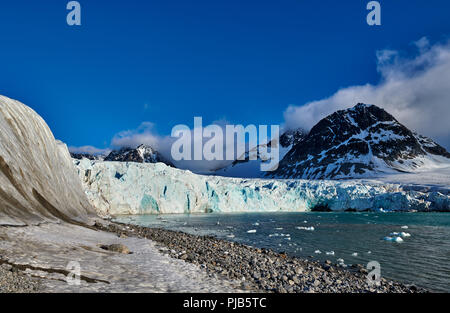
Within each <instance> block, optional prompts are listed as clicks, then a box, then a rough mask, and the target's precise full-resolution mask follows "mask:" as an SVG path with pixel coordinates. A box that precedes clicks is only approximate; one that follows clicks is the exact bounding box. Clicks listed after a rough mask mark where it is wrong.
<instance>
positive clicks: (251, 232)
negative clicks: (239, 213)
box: [247, 229, 256, 234]
mask: <svg viewBox="0 0 450 313" xmlns="http://www.w3.org/2000/svg"><path fill="white" fill-rule="evenodd" d="M247 233H248V234H254V233H256V229H250V230H247Z"/></svg>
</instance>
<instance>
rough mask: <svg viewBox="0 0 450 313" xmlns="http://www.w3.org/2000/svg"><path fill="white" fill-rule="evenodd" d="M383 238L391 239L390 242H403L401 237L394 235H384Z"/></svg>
mask: <svg viewBox="0 0 450 313" xmlns="http://www.w3.org/2000/svg"><path fill="white" fill-rule="evenodd" d="M383 240H385V241H392V242H398V243H400V242H403V239H402V237H398V236H394V237H391V236H387V237H384V238H383Z"/></svg>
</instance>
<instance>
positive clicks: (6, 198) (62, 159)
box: [0, 96, 95, 226]
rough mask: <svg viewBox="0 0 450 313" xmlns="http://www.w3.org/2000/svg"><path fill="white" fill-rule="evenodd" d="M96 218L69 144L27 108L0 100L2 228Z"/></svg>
mask: <svg viewBox="0 0 450 313" xmlns="http://www.w3.org/2000/svg"><path fill="white" fill-rule="evenodd" d="M94 215H95V211H94V209H93V208H92V206H91V205H90V203H89V202H88V199H87V197H86V195H85V193H84V191H83V189H82V186H81V183H80V180H79V178H78V176H77V174H76V172H75V170H74V168H73V164H72V159H71V157H70V154H69V150H68V149H67V146H66V145H65V144H63V143H62V142H60V141H58V140H56V139H55V138H54V137H53V134H52V132H51V131H50V128H49V127H48V126H47V124H46V123H45V121H44V120H43V119H42V118H41V117H40V116H39V115H38V114H37V113H36V112H35V111H33V110H32V109H31V108H29V107H27V106H26V105H24V104H22V103H20V102H19V101H16V100H12V99H10V98H7V97H4V96H0V225H12V226H24V225H33V224H40V223H42V222H60V221H66V222H69V223H80V222H86V221H88V220H90V217H91V216H94Z"/></svg>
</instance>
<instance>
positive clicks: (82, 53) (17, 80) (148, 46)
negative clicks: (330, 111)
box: [0, 0, 450, 148]
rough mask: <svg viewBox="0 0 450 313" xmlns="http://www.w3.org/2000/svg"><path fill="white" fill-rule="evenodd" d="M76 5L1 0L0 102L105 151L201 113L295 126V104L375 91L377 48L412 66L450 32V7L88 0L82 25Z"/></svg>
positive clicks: (431, 3) (403, 0) (352, 1)
mask: <svg viewBox="0 0 450 313" xmlns="http://www.w3.org/2000/svg"><path fill="white" fill-rule="evenodd" d="M67 2H68V1H65V0H58V1H29V0H15V1H8V2H5V1H3V2H2V4H1V5H0V40H1V49H0V68H1V75H0V94H3V95H6V96H8V97H11V98H14V99H17V100H20V101H21V102H24V103H25V104H27V105H29V106H31V107H32V108H33V109H35V110H36V111H37V112H38V113H39V114H40V115H41V116H43V118H44V119H45V120H46V121H47V123H48V124H49V126H50V128H51V129H52V131H53V133H54V134H55V137H57V138H58V139H60V140H63V141H64V142H66V143H67V144H68V145H70V146H83V145H92V146H95V147H98V148H106V147H109V146H110V144H111V140H112V138H113V137H114V136H115V135H116V134H118V133H119V132H122V131H124V130H133V129H137V128H138V127H139V125H141V124H142V123H143V122H151V123H153V124H154V127H153V129H152V132H155V133H156V134H159V135H161V136H163V135H168V134H170V131H171V129H172V127H173V126H175V125H176V124H180V123H182V124H188V125H191V126H192V124H193V117H194V116H202V117H203V120H204V123H205V124H209V123H212V122H214V121H217V120H226V121H229V122H231V123H234V124H244V125H247V124H278V123H285V120H286V116H284V115H283V112H285V111H286V109H287V108H288V107H289V106H297V107H301V106H302V105H304V104H305V103H309V102H311V101H315V100H320V99H324V98H327V97H330V96H332V95H333V94H335V93H336V92H337V91H338V90H340V89H342V88H346V87H348V86H357V85H364V84H367V83H368V84H371V85H374V86H376V85H377V84H379V83H380V80H381V79H383V76H382V74H380V70H379V66H378V70H377V62H378V65H379V59H378V61H377V56H376V51H380V50H386V49H392V50H395V51H402V52H401V53H402V56H403V57H404V58H408V57H409V54H411V55H417V51H416V50H417V47H416V46H414V45H413V44H412V43H413V42H415V41H417V40H419V39H421V38H423V37H426V38H427V40H428V43H429V45H433V44H434V43H438V42H443V41H446V40H447V39H448V37H449V35H450V21H449V13H448V12H450V2H448V1H443V0H442V1H437V0H428V1H407V0H395V1H392V0H389V1H386V0H385V1H380V3H381V6H382V26H380V27H369V26H368V25H367V24H366V15H367V13H368V12H367V10H366V5H367V3H368V2H369V1H366V0H349V1H335V0H321V1H313V0H308V1H305V0H295V1H273V0H272V1H265V0H258V1H248V0H205V1H198V0H189V1H186V0H179V1H173V0H161V1H142V0H127V1H123V0H122V1H118V0H108V1H106V0H80V1H79V2H80V3H81V6H82V25H81V26H80V27H76V26H72V27H70V26H68V25H67V24H66V14H67V12H68V11H67V10H66V4H67ZM355 104H356V103H355ZM377 104H379V103H377ZM379 105H382V104H379ZM419 128H420V127H419ZM426 135H427V134H426ZM430 135H433V132H432V131H431V132H430ZM436 136H437V137H438V138H440V137H439V135H436ZM442 138H444V137H442Z"/></svg>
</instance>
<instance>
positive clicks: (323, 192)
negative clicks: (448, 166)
mask: <svg viewBox="0 0 450 313" xmlns="http://www.w3.org/2000/svg"><path fill="white" fill-rule="evenodd" d="M74 163H75V165H76V168H77V170H78V175H79V176H80V178H81V180H82V183H83V185H84V187H85V191H86V194H87V196H88V198H89V200H90V201H91V203H92V204H93V206H94V207H95V208H96V209H97V210H98V212H99V213H100V214H102V215H108V214H111V215H120V214H124V215H126V214H158V213H205V212H207V213H208V212H275V211H299V212H301V211H309V210H312V209H314V208H315V207H322V208H329V209H331V210H333V211H342V210H346V209H356V210H358V211H361V210H367V209H372V210H376V209H379V208H384V209H385V210H386V211H398V210H418V211H427V210H444V209H445V210H449V207H450V199H449V196H448V195H444V194H441V193H439V192H432V193H423V192H418V191H413V190H409V191H405V190H403V189H402V188H401V186H400V185H398V184H397V185H396V184H365V183H364V184H363V183H361V182H358V181H310V180H293V181H286V180H264V179H241V178H225V177H217V176H202V175H196V174H193V173H191V172H190V171H184V170H179V169H174V168H171V167H168V166H166V165H165V164H162V163H157V164H139V163H122V162H99V161H90V160H87V159H83V160H81V161H80V160H74Z"/></svg>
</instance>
